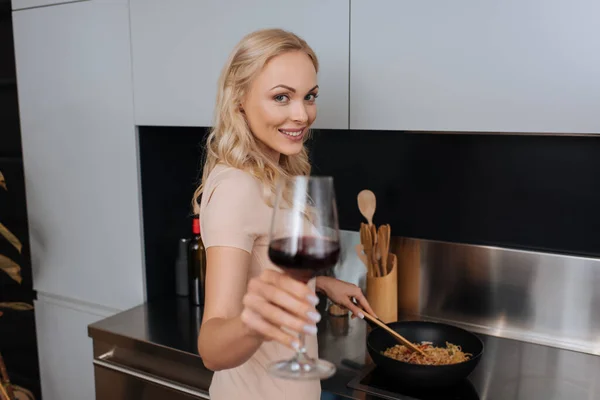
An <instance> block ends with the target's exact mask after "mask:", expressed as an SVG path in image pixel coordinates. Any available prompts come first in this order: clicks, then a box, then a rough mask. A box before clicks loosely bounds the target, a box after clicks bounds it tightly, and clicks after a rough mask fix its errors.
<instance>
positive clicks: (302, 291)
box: [260, 269, 319, 306]
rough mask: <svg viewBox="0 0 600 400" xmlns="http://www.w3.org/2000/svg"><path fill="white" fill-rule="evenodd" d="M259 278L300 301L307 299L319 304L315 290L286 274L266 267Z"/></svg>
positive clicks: (313, 303)
mask: <svg viewBox="0 0 600 400" xmlns="http://www.w3.org/2000/svg"><path fill="white" fill-rule="evenodd" d="M260 280H261V281H264V282H266V283H269V284H271V285H273V286H275V287H278V288H281V289H282V290H285V291H286V292H288V293H290V294H292V295H293V296H295V297H296V298H297V299H299V300H301V301H308V302H309V303H310V304H312V305H313V306H316V305H317V304H319V298H318V297H317V295H316V294H315V292H313V291H312V290H310V288H309V287H308V285H306V284H304V283H302V282H300V281H297V280H295V279H294V278H292V277H290V276H288V275H286V274H283V273H281V272H278V271H275V270H270V269H266V270H264V271H263V272H262V274H261V275H260Z"/></svg>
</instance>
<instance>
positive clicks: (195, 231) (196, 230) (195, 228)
mask: <svg viewBox="0 0 600 400" xmlns="http://www.w3.org/2000/svg"><path fill="white" fill-rule="evenodd" d="M192 233H193V234H194V235H199V234H200V220H199V219H198V218H194V220H193V222H192Z"/></svg>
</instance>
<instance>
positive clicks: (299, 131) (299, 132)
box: [278, 128, 306, 140]
mask: <svg viewBox="0 0 600 400" xmlns="http://www.w3.org/2000/svg"><path fill="white" fill-rule="evenodd" d="M305 130H306V128H280V129H278V131H279V132H281V133H283V134H284V135H285V136H287V137H288V138H289V139H292V140H300V139H301V138H302V136H304V131H305Z"/></svg>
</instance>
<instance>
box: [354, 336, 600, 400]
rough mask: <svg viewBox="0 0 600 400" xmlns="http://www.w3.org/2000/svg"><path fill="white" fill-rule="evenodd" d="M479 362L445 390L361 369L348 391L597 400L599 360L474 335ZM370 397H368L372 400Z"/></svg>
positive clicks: (383, 395) (429, 398)
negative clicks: (481, 347) (412, 385)
mask: <svg viewBox="0 0 600 400" xmlns="http://www.w3.org/2000/svg"><path fill="white" fill-rule="evenodd" d="M478 336H479V337H480V338H481V340H482V341H483V342H484V348H485V350H484V353H483V356H482V358H481V361H480V362H479V364H478V365H477V367H476V368H475V370H473V372H472V373H471V375H469V377H468V378H467V379H465V380H464V381H463V382H461V383H459V384H457V385H456V386H453V387H450V388H448V387H446V388H437V389H436V388H410V387H407V386H404V385H402V384H400V383H399V382H395V381H394V380H393V379H389V378H386V376H385V374H383V372H382V371H380V370H379V369H378V367H377V366H375V365H372V364H371V365H366V366H365V365H364V364H363V365H362V369H361V372H360V373H359V374H358V375H356V377H355V378H354V379H352V380H351V381H349V382H347V384H346V385H347V387H348V388H350V389H352V390H354V391H361V392H364V393H366V394H368V395H369V396H368V397H366V398H367V399H369V398H373V399H388V400H471V399H475V400H477V399H481V400H600V357H599V356H597V355H592V354H585V353H579V352H575V351H570V350H563V349H558V348H555V347H548V346H543V345H539V344H533V343H527V342H521V341H516V340H510V339H503V338H498V337H492V336H487V335H478ZM371 396H372V397H371Z"/></svg>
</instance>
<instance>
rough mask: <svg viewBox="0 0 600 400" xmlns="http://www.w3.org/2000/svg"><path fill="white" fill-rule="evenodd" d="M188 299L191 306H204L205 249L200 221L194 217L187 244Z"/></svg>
mask: <svg viewBox="0 0 600 400" xmlns="http://www.w3.org/2000/svg"><path fill="white" fill-rule="evenodd" d="M188 274H189V275H188V283H189V298H190V302H191V303H192V304H193V305H196V306H201V305H204V277H205V276H206V249H205V248H204V243H202V237H201V235H200V220H199V218H198V216H197V215H194V218H193V220H192V237H191V239H190V242H189V244H188Z"/></svg>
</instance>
